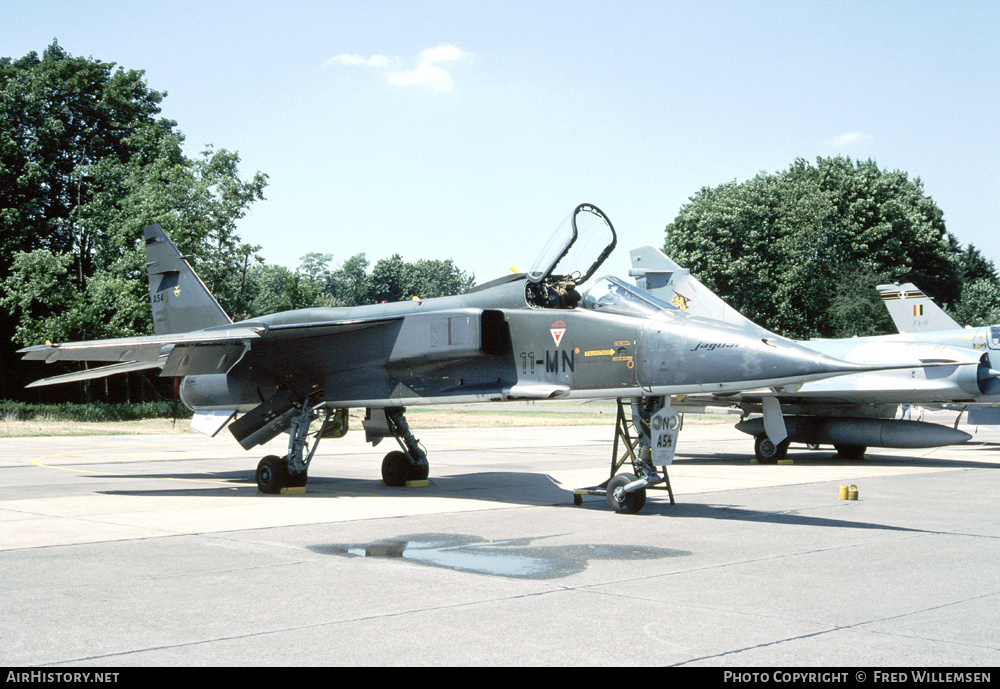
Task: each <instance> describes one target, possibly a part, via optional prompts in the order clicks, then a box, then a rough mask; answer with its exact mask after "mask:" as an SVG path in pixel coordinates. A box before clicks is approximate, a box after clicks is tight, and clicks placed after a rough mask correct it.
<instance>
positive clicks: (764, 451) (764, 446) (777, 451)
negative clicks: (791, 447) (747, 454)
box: [753, 433, 789, 464]
mask: <svg viewBox="0 0 1000 689" xmlns="http://www.w3.org/2000/svg"><path fill="white" fill-rule="evenodd" d="M788 442H789V441H788V438H785V439H784V440H782V441H781V442H780V443H778V444H777V445H775V444H774V442H773V441H772V440H771V439H770V438H768V437H767V435H765V434H763V433H762V434H761V435H758V436H757V439H756V440H754V443H753V453H754V455H756V456H757V461H759V462H762V463H764V464H773V463H775V462H777V461H778V460H779V459H784V458H785V457H786V456H787V455H788Z"/></svg>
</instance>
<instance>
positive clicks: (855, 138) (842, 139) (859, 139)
mask: <svg viewBox="0 0 1000 689" xmlns="http://www.w3.org/2000/svg"><path fill="white" fill-rule="evenodd" d="M872 138H873V137H872V135H871V134H862V133H861V132H847V133H846V134H841V135H840V136H837V137H834V139H833V141H831V142H830V143H832V144H833V145H834V146H835V147H836V148H844V147H845V146H852V145H854V144H860V143H864V142H866V141H871V140H872Z"/></svg>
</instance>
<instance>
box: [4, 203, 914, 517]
mask: <svg viewBox="0 0 1000 689" xmlns="http://www.w3.org/2000/svg"><path fill="white" fill-rule="evenodd" d="M144 233H145V241H146V252H147V266H148V277H149V290H150V299H151V301H152V308H153V322H154V331H155V334H154V335H151V336H147V337H130V338H124V339H112V340H97V341H90V342H69V343H62V344H46V345H39V346H35V347H29V348H27V349H23V350H21V351H22V352H23V353H24V358H25V359H33V360H44V361H47V362H50V363H51V362H56V361H103V362H113V363H110V364H109V365H106V366H103V367H100V368H96V369H91V370H87V371H80V372H76V373H69V374H65V375H61V376H55V377H52V378H46V379H43V380H40V381H36V382H35V383H32V385H50V384H53V383H62V382H68V381H75V380H83V379H87V378H96V377H101V376H105V375H110V374H113V373H118V372H122V371H133V370H141V369H160V375H161V376H171V377H177V378H180V379H181V382H180V386H179V391H180V398H181V400H182V401H183V402H184V404H186V405H187V406H188V407H190V408H191V409H192V410H194V412H195V418H194V421H193V422H192V425H193V426H195V427H196V428H197V429H198V430H201V431H203V432H206V433H208V434H215V433H217V432H219V431H220V430H221V429H222V428H223V427H224V426H225V425H226V424H227V423H229V422H230V421H231V420H232V419H233V418H234V417H236V416H237V415H239V418H237V419H236V420H235V421H232V423H230V425H229V430H230V432H231V433H232V434H233V436H234V437H235V438H236V440H237V441H238V442H239V443H240V444H241V445H242V446H243V447H244V448H245V449H247V450H250V449H252V448H254V447H256V446H258V445H261V444H264V443H267V442H269V441H271V440H272V439H274V438H275V437H277V436H278V435H279V434H281V433H283V432H287V433H288V434H289V440H288V451H287V453H286V454H285V455H284V456H281V457H278V456H274V455H270V456H267V457H264V458H263V459H262V460H261V461H260V463H259V464H258V466H257V472H256V479H257V485H258V487H259V489H260V490H261V491H262V492H264V493H275V492H280V491H282V490H283V489H284V488H286V487H289V486H304V485H305V483H306V480H307V471H308V469H309V464H310V462H311V460H312V458H313V456H314V454H315V452H316V448H317V446H318V444H319V441H320V439H321V438H323V437H330V436H333V437H339V436H342V435H343V434H344V433H345V432H346V430H347V420H348V415H347V410H348V409H350V408H363V409H366V410H367V412H366V419H365V421H364V422H363V425H364V428H365V431H366V434H367V440H368V441H369V442H371V443H372V444H373V445H374V444H377V443H378V442H379V441H381V440H382V439H383V438H385V437H392V438H395V439H396V441H397V442H398V444H399V448H400V449H399V450H396V451H393V452H390V453H388V454H387V455H385V458H384V459H383V461H382V477H383V480H384V482H385V483H386V484H388V485H393V486H398V485H403V484H404V483H406V482H407V481H411V480H422V479H426V478H427V476H428V471H429V467H428V461H427V455H426V453H425V451H424V449H423V448H422V446H421V445H420V443H419V441H418V440H417V439H416V438H415V437H414V436H413V433H412V432H411V430H410V428H409V426H408V424H407V421H406V418H405V415H404V412H405V408H406V407H407V406H411V405H415V404H420V405H428V404H447V403H468V402H486V401H504V400H546V399H554V398H612V399H614V398H618V399H619V400H621V399H622V398H625V399H629V400H631V401H632V405H631V406H632V414H633V419H632V422H633V425H634V426H635V428H636V431H637V434H638V436H639V445H640V452H639V453H638V459H635V458H633V459H634V461H633V464H632V466H633V467H634V471H635V472H636V473H637V474H638V477H637V476H636V475H634V474H623V473H618V474H616V475H614V476H613V477H612V478H610V479H609V481H608V482H607V484H606V488H607V492H606V495H607V499H608V502H609V503H610V504H611V506H612V507H613V508H614V509H615V510H617V511H624V512H635V511H638V510H639V509H641V507H642V505H643V504H644V503H645V489H646V488H647V487H649V486H653V485H655V484H657V483H661V482H664V481H665V478H664V477H663V476H661V475H660V474H659V473H658V472H657V470H656V468H655V467H654V466H653V464H652V463H651V461H650V460H648V459H647V458H648V457H650V455H651V454H652V453H651V452H650V451H649V448H650V446H651V445H652V444H653V439H652V437H651V435H650V428H651V427H653V428H655V429H657V431H658V432H657V433H656V434H655V435H656V436H657V439H656V445H657V448H656V449H657V453H656V454H657V457H658V458H661V459H662V458H663V457H664V456H665V454H664V453H666V457H667V459H666V461H664V462H663V463H662V464H661V465H662V466H665V465H666V464H667V463H669V459H672V453H673V448H674V442H675V440H676V432H677V431H678V430H679V428H678V424H677V423H676V422H677V415H676V413H674V412H672V411H671V409H670V405H669V401H670V397H671V395H685V394H693V393H698V394H718V395H724V394H736V393H739V392H740V391H742V390H749V389H760V388H765V389H771V388H780V387H782V386H787V385H799V384H802V383H805V382H807V381H811V380H817V379H821V378H826V377H829V376H834V375H839V374H844V373H854V372H859V371H866V370H871V369H872V368H874V367H872V366H868V365H866V364H857V363H849V362H842V361H838V360H836V359H834V358H831V357H829V356H825V355H822V354H818V353H816V352H814V351H812V350H810V349H808V348H806V347H804V346H802V345H800V344H797V343H794V342H791V341H789V340H786V339H783V338H778V337H776V336H772V335H770V334H762V332H763V331H759V330H754V331H752V332H751V331H747V330H745V329H742V328H739V327H733V326H731V325H728V324H726V323H723V322H721V321H715V320H711V319H706V318H700V317H696V316H690V315H687V314H685V313H684V312H683V311H681V310H680V309H676V308H672V307H670V306H669V305H665V304H662V303H660V302H659V300H657V299H656V298H655V297H652V296H651V295H649V294H645V293H643V292H642V291H640V290H638V289H636V288H635V287H632V286H631V285H629V284H627V283H625V282H623V281H621V280H619V279H617V278H613V277H611V278H605V279H602V280H600V281H599V282H597V283H596V284H595V285H594V286H593V287H592V288H591V289H590V290H588V291H587V292H586V293H584V294H581V293H580V292H579V291H578V290H577V287H578V286H580V285H583V283H584V282H586V281H587V280H589V279H590V278H591V277H592V276H593V275H594V273H595V271H596V270H597V269H598V268H599V267H600V265H601V264H602V263H603V261H604V260H605V259H606V258H607V256H608V255H609V254H610V253H611V252H612V250H613V249H614V247H615V245H616V243H617V239H616V234H615V230H614V227H613V226H612V224H611V221H610V220H609V219H608V217H607V216H606V215H605V214H604V213H603V212H602V211H601V210H599V209H598V208H596V207H595V206H592V205H589V204H582V205H580V206H578V207H577V208H576V209H575V210H574V211H573V212H572V213H571V214H570V215H569V217H568V218H567V219H566V221H564V222H563V224H562V225H560V227H559V228H558V229H557V231H556V233H555V234H554V235H553V236H552V238H551V239H550V240H549V242H548V243H547V244H546V245H545V248H544V250H543V251H542V253H541V255H540V256H539V258H538V260H537V261H536V263H535V264H534V266H533V267H532V269H531V270H530V272H528V273H527V274H516V275H509V276H507V277H504V278H500V279H498V280H494V281H492V282H489V283H486V284H483V285H480V286H479V287H476V288H474V289H473V290H472V291H470V292H468V293H467V294H463V295H459V296H453V297H442V298H436V299H426V300H419V299H418V300H413V301H408V302H399V303H392V304H378V305H372V306H359V307H349V308H311V309H302V310H296V311H288V312H282V313H274V314H270V315H267V316H261V317H259V318H253V319H250V320H246V321H241V322H237V323H233V322H231V320H230V319H229V317H228V316H227V315H226V314H225V313H224V312H223V310H222V308H220V306H219V304H218V303H217V302H216V301H215V299H214V298H213V297H212V295H211V294H210V293H209V291H208V290H207V289H206V287H205V285H204V284H203V283H202V282H201V280H199V278H198V276H197V275H196V274H195V273H194V271H193V270H192V269H191V266H190V265H189V264H188V262H187V261H186V260H185V258H184V257H183V256H181V255H180V253H179V252H178V251H177V248H176V247H175V246H174V244H173V243H172V242H171V241H170V239H169V238H168V237H167V236H166V234H165V233H164V232H163V230H162V229H161V228H160V227H159V226H158V225H152V226H149V227H146V228H145V230H144ZM896 365H899V364H898V362H897V364H896ZM620 408H621V407H620ZM621 416H622V415H621V414H620V417H621ZM651 419H652V421H651ZM314 421H315V422H316V425H318V426H319V430H318V431H316V432H315V433H312V432H311V431H310V423H311V422H314ZM661 429H662V432H659V431H660V430H661ZM310 437H311V440H310ZM310 443H311V447H310ZM643 450H646V452H643ZM619 466H620V465H619ZM615 471H617V469H613V470H612V473H614V472H615ZM664 474H665V470H664Z"/></svg>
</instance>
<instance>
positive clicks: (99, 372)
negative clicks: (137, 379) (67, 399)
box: [25, 357, 166, 388]
mask: <svg viewBox="0 0 1000 689" xmlns="http://www.w3.org/2000/svg"><path fill="white" fill-rule="evenodd" d="M165 361H166V357H164V358H162V359H157V360H156V361H126V362H125V363H123V364H111V365H110V366H99V367H97V368H90V369H87V370H86V371H76V372H74V373H64V374H62V375H61V376H52V377H51V378H42V379H41V380H36V381H35V382H34V383H29V384H28V385H26V386H25V387H26V388H40V387H42V386H44V385H59V384H61V383H75V382H77V381H81V380H93V379H94V378H104V377H106V376H113V375H115V374H116V373H130V372H131V371H145V370H147V369H151V368H160V367H162V366H163V363H164V362H165Z"/></svg>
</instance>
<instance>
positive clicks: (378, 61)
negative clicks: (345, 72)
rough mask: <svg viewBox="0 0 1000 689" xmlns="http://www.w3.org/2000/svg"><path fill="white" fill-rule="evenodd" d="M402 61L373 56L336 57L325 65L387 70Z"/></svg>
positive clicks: (384, 56)
mask: <svg viewBox="0 0 1000 689" xmlns="http://www.w3.org/2000/svg"><path fill="white" fill-rule="evenodd" d="M400 62H401V60H400V59H399V58H398V57H388V56H386V55H372V56H371V57H365V56H364V55H348V54H346V53H345V54H343V55H335V56H333V57H331V58H330V59H329V60H327V61H326V62H325V63H324V64H325V65H360V66H364V67H377V68H379V69H385V68H386V67H393V66H395V65H397V64H399V63H400Z"/></svg>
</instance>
